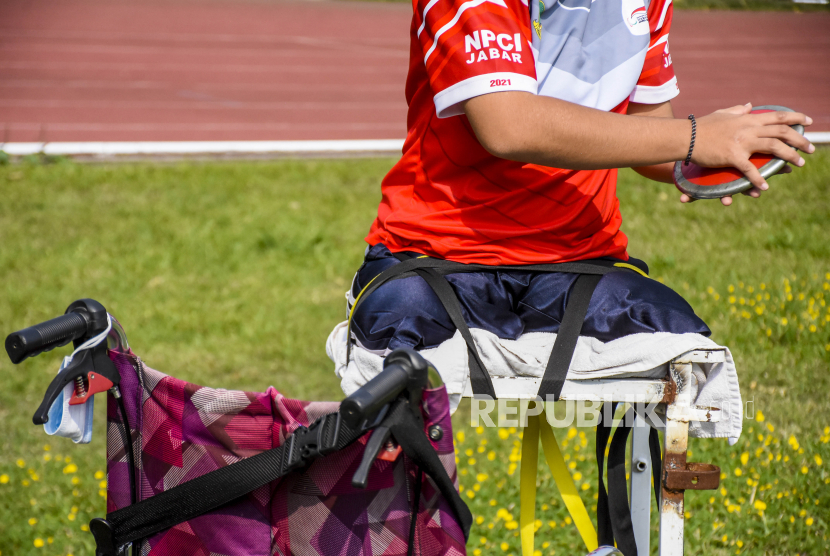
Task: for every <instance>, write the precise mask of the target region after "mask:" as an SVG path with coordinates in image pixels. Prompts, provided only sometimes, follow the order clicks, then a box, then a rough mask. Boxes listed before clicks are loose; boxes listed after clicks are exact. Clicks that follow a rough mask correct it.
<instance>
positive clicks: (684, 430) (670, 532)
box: [660, 361, 692, 556]
mask: <svg viewBox="0 0 830 556" xmlns="http://www.w3.org/2000/svg"><path fill="white" fill-rule="evenodd" d="M669 372H670V374H671V380H672V381H673V382H674V384H675V385H676V389H677V391H676V393H675V395H674V400H673V401H671V402H670V403H669V405H668V407H667V408H666V433H665V440H664V450H663V480H662V481H661V483H662V485H661V487H662V492H661V494H660V556H682V555H683V525H684V519H685V516H684V509H683V494H684V490H669V489H667V488H666V480H665V477H666V472H667V471H671V470H675V469H685V468H686V450H687V448H688V443H689V415H690V414H691V409H692V399H691V398H692V390H691V376H692V363H691V362H675V361H673V362H672V363H671V365H670V367H669Z"/></svg>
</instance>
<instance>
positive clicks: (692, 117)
mask: <svg viewBox="0 0 830 556" xmlns="http://www.w3.org/2000/svg"><path fill="white" fill-rule="evenodd" d="M689 119H690V120H692V141H691V142H690V143H689V154H687V155H686V162H684V163H683V164H685V165H686V166H688V165H689V162H691V161H692V151H693V150H695V136H696V135H697V122H695V115H694V114H689Z"/></svg>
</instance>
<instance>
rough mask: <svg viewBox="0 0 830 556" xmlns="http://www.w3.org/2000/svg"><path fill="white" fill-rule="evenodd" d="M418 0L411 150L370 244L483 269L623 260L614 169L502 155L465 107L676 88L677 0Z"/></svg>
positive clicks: (409, 94) (602, 102) (622, 104)
mask: <svg viewBox="0 0 830 556" xmlns="http://www.w3.org/2000/svg"><path fill="white" fill-rule="evenodd" d="M525 2H526V0H467V1H462V0H413V9H414V15H413V19H412V25H411V29H410V35H411V49H410V68H409V76H408V78H407V84H406V98H407V102H408V104H409V115H408V121H407V128H408V132H407V139H406V142H405V144H404V149H403V157H402V158H401V160H400V161H399V162H398V163H397V164H396V165H395V167H394V168H393V169H392V170H391V171H390V172H389V174H387V176H386V178H385V179H384V180H383V184H382V192H383V199H382V201H381V203H380V207H379V209H378V217H377V219H376V220H375V222H374V223H373V225H372V228H371V230H370V232H369V235H368V236H367V238H366V240H367V242H369V243H370V244H374V243H384V244H386V245H387V246H388V247H389V248H390V249H391V250H392V251H402V250H409V251H417V252H421V253H424V254H427V255H432V256H436V257H440V258H446V259H452V260H456V261H461V262H468V263H472V262H477V263H484V264H494V265H498V264H529V263H540V262H561V261H570V260H578V259H586V258H596V257H603V256H613V257H619V258H622V259H626V258H627V257H628V255H627V253H626V246H627V238H626V237H625V235H624V234H623V233H622V232H621V231H620V226H621V223H622V218H621V216H620V212H619V202H618V200H617V197H616V170H592V171H584V170H583V171H575V170H562V169H557V168H548V167H543V166H537V165H534V164H523V163H519V162H512V161H508V160H504V159H500V158H497V157H494V156H493V155H491V154H489V153H488V152H487V151H485V150H484V148H483V147H482V146H481V145H480V144H479V143H478V140H477V139H476V137H475V134H474V133H473V131H472V129H471V127H470V124H469V122H468V120H467V118H466V116H464V115H463V111H462V110H461V108H460V103H461V102H463V101H465V100H467V99H470V98H473V97H475V96H478V95H482V94H487V93H491V92H497V91H525V92H529V93H532V94H542V95H546V96H552V97H555V98H560V99H562V100H567V101H569V102H575V103H578V104H581V105H583V106H588V107H591V108H597V109H600V110H606V111H613V112H617V113H625V111H626V109H627V107H628V102H629V99H630V100H632V101H635V102H640V103H647V104H649V103H650V104H657V103H662V102H665V101H667V100H669V99H671V98H673V97H674V96H676V95H677V84H676V79H675V77H674V72H673V70H672V67H671V56H670V55H669V53H668V33H669V29H670V26H671V16H672V8H671V0H650V2H649V5H648V7H647V8H646V6H645V5H644V4H643V0H593V1H592V0H549V2H550V3H551V5H550V6H545V4H544V2H539V1H538V0H535V1H534V0H531V2H532V4H531V5H530V6H528V4H527V3H525Z"/></svg>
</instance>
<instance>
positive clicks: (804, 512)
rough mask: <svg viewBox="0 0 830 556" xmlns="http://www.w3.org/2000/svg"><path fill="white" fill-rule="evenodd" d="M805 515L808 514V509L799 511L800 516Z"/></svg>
mask: <svg viewBox="0 0 830 556" xmlns="http://www.w3.org/2000/svg"><path fill="white" fill-rule="evenodd" d="M805 515H807V510H801V511H800V512H798V517H804V516H805Z"/></svg>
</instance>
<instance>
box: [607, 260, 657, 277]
mask: <svg viewBox="0 0 830 556" xmlns="http://www.w3.org/2000/svg"><path fill="white" fill-rule="evenodd" d="M614 266H618V267H620V268H627V269H628V270H633V271H634V272H636V273H637V274H640V275H642V276H645V277H646V278H650V276H649V275H648V274H646V273H645V272H643V271H642V270H640V269H639V268H637V267H636V266H634V265H633V264H628V263H614Z"/></svg>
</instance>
